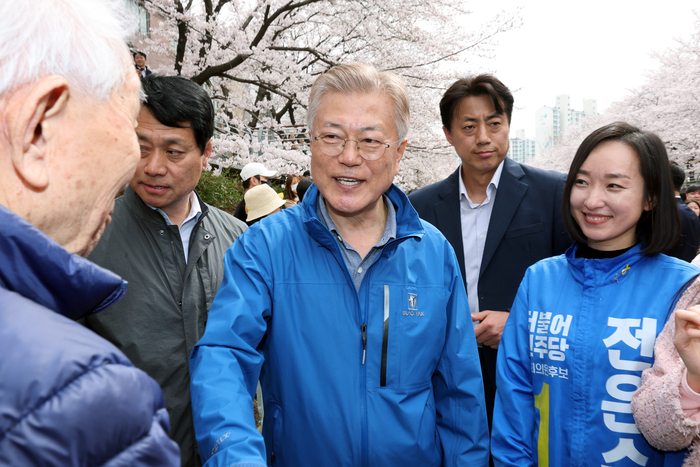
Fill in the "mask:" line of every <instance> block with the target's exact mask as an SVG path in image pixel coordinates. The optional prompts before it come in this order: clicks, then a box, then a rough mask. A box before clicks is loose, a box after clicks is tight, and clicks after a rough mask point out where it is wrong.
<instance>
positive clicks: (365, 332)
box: [360, 323, 367, 365]
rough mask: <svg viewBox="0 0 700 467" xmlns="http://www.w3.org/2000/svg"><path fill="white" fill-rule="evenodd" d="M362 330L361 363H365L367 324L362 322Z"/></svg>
mask: <svg viewBox="0 0 700 467" xmlns="http://www.w3.org/2000/svg"><path fill="white" fill-rule="evenodd" d="M360 329H361V330H362V364H363V365H364V364H365V355H366V354H367V325H366V324H365V323H362V326H360Z"/></svg>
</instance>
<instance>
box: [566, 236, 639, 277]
mask: <svg viewBox="0 0 700 467" xmlns="http://www.w3.org/2000/svg"><path fill="white" fill-rule="evenodd" d="M578 247H579V245H578V243H574V244H573V245H571V246H570V247H569V249H568V250H566V259H567V261H568V262H569V269H570V270H571V273H572V274H573V275H574V278H575V279H576V280H577V281H578V282H589V283H593V284H595V285H596V286H604V285H608V284H615V283H621V282H623V281H625V280H627V279H628V278H629V277H633V276H634V275H635V274H634V273H635V271H636V268H635V266H636V265H637V263H639V262H640V261H641V260H643V259H644V258H646V255H643V254H640V252H641V251H642V244H641V243H638V244H636V245H635V246H633V247H632V248H630V249H629V250H627V251H626V252H624V253H623V254H621V255H620V256H617V257H615V258H606V259H585V258H577V257H576V251H577V250H578Z"/></svg>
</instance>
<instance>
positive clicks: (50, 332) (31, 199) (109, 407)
mask: <svg viewBox="0 0 700 467" xmlns="http://www.w3.org/2000/svg"><path fill="white" fill-rule="evenodd" d="M123 12H124V5H123V1H122V0H22V1H21V2H7V1H5V2H0V353H1V354H2V357H1V358H0V465H12V466H23V467H25V466H68V465H129V466H165V465H179V451H178V447H177V445H176V444H175V443H174V442H173V441H171V440H170V439H169V438H168V437H167V431H168V429H169V421H168V415H167V412H166V409H165V404H164V402H163V396H162V393H161V390H160V388H159V387H158V385H157V384H156V383H155V381H153V380H152V379H151V378H150V377H148V376H147V375H146V374H145V373H144V372H142V371H140V370H137V369H136V368H134V367H133V366H132V365H131V363H130V362H129V360H128V359H127V358H126V357H125V356H124V355H123V354H122V353H121V352H120V351H118V350H117V349H116V348H115V347H114V346H112V345H111V344H109V343H108V342H107V341H105V340H104V339H102V338H100V337H98V336H97V335H96V334H94V333H93V332H91V331H89V330H87V329H85V328H84V327H83V326H81V325H79V324H77V323H75V322H74V321H73V320H74V319H77V318H81V317H83V316H86V315H88V314H92V313H96V312H99V311H101V310H103V309H104V308H106V307H108V306H110V305H111V304H113V303H115V302H116V301H117V300H119V299H120V298H121V297H122V296H123V295H124V294H125V292H126V283H125V282H124V281H122V280H121V279H120V278H119V277H118V276H116V275H115V274H113V273H111V272H109V271H107V270H104V269H101V268H99V267H97V266H96V265H94V264H93V263H91V262H89V261H87V260H86V259H84V258H83V256H86V255H87V254H88V253H89V252H90V251H91V250H92V249H93V248H94V246H95V245H96V244H97V241H98V240H99V238H100V235H101V234H102V232H103V230H104V228H105V226H106V225H107V224H108V223H109V222H110V214H111V212H112V210H113V207H114V198H115V197H116V196H117V194H118V193H119V192H120V191H121V190H122V189H123V188H124V187H125V185H126V184H127V183H128V182H129V180H130V179H131V177H132V175H133V173H134V170H135V168H136V164H137V163H138V161H139V158H140V154H139V147H138V143H137V139H136V134H135V132H134V127H135V125H136V118H137V115H138V113H139V108H140V100H139V93H140V82H139V79H138V76H137V75H136V74H135V73H134V71H133V65H132V63H131V59H130V56H129V53H128V50H127V47H126V44H125V42H124V38H125V37H127V36H128V33H129V30H128V27H126V24H127V23H126V22H125V18H124V17H123Z"/></svg>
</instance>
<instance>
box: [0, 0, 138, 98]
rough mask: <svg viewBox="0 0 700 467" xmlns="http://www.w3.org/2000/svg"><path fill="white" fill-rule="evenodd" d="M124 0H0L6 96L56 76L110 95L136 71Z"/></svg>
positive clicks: (0, 72)
mask: <svg viewBox="0 0 700 467" xmlns="http://www.w3.org/2000/svg"><path fill="white" fill-rule="evenodd" d="M133 25H134V21H133V18H131V17H130V15H129V14H128V13H127V11H126V8H125V4H124V0H19V1H10V0H0V99H2V98H3V97H5V96H6V95H7V94H9V93H10V92H12V91H14V90H16V89H17V88H19V87H21V86H23V85H26V84H30V83H33V82H36V81H38V80H39V79H41V78H43V77H46V76H50V75H60V76H63V77H65V78H66V79H67V80H68V83H69V85H70V86H71V90H72V91H73V92H74V93H76V94H78V95H81V96H91V97H96V98H98V99H100V100H107V99H109V97H110V96H111V94H112V92H113V91H115V90H117V89H119V88H120V87H121V86H122V85H123V84H124V82H125V81H124V80H125V77H126V73H128V72H132V73H134V71H133V70H130V69H129V68H132V67H133V65H131V61H130V60H129V59H128V58H129V51H128V48H127V46H126V43H125V40H126V39H127V37H128V36H129V35H130V34H131V32H132V31H133V30H134V26H133Z"/></svg>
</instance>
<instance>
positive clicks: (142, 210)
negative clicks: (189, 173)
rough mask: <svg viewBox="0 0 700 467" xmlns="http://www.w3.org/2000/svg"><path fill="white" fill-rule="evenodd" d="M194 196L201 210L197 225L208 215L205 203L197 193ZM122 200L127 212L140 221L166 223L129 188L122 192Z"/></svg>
mask: <svg viewBox="0 0 700 467" xmlns="http://www.w3.org/2000/svg"><path fill="white" fill-rule="evenodd" d="M194 195H195V196H196V197H197V200H198V201H199V207H200V208H201V209H202V214H201V215H200V216H199V220H198V221H197V224H199V223H200V222H202V219H204V218H205V217H206V216H207V215H208V213H209V206H208V205H207V203H205V202H204V201H202V198H200V197H199V195H198V194H197V192H195V193H194ZM122 197H123V198H124V202H125V203H127V205H128V206H129V210H130V211H131V212H133V213H134V214H135V215H137V216H138V217H139V218H141V219H142V220H144V221H146V222H148V223H151V224H156V225H158V226H165V225H167V223H166V222H165V219H163V216H162V215H161V214H160V213H159V212H157V211H155V210H153V209H151V208H149V207H148V206H146V203H144V202H143V201H142V200H141V198H140V197H139V195H137V194H136V192H135V191H134V190H133V188H131V186H127V187H126V191H125V192H124V195H122Z"/></svg>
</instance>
